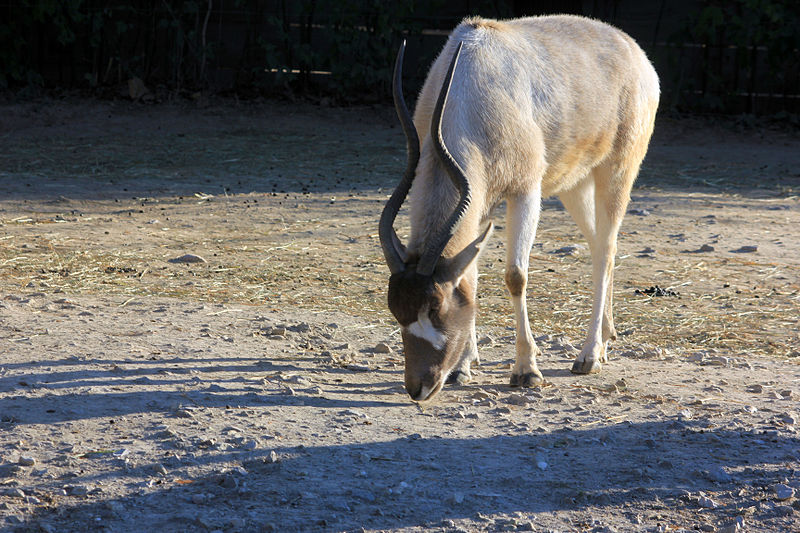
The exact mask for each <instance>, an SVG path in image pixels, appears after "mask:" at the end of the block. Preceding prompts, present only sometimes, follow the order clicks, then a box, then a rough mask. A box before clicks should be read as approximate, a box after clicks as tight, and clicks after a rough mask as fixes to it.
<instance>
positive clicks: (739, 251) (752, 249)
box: [731, 245, 758, 254]
mask: <svg viewBox="0 0 800 533" xmlns="http://www.w3.org/2000/svg"><path fill="white" fill-rule="evenodd" d="M757 251H758V246H755V245H750V246H741V247H739V248H737V249H736V250H731V252H733V253H736V254H752V253H755V252H757Z"/></svg>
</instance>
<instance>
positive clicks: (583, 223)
mask: <svg viewBox="0 0 800 533" xmlns="http://www.w3.org/2000/svg"><path fill="white" fill-rule="evenodd" d="M559 199H560V200H561V203H563V204H564V207H565V208H566V210H567V212H568V213H569V214H570V216H571V217H572V219H573V220H574V221H575V223H576V224H577V226H578V228H579V229H580V230H581V233H582V234H583V237H584V238H585V239H586V241H587V242H588V243H589V250H590V252H591V253H592V254H594V253H595V251H594V250H595V248H596V244H595V240H596V239H597V235H596V231H595V227H596V226H595V224H596V219H595V182H594V179H593V177H592V176H591V175H589V176H587V177H586V179H584V180H583V181H582V182H581V183H579V184H578V185H577V186H576V187H575V188H573V189H571V190H569V191H566V192H564V193H562V194H561V195H560V196H559ZM623 211H624V210H623ZM592 257H594V255H593V256H592ZM613 295H614V269H613V268H612V269H611V272H610V277H609V280H608V290H607V291H606V299H605V305H604V307H603V326H602V327H603V342H604V343H607V342H608V341H609V340H615V339H616V338H617V331H616V329H615V328H614V313H613V300H614V298H613ZM606 360H607V358H606ZM603 362H606V361H603Z"/></svg>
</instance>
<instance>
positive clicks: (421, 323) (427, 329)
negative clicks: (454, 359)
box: [406, 309, 447, 350]
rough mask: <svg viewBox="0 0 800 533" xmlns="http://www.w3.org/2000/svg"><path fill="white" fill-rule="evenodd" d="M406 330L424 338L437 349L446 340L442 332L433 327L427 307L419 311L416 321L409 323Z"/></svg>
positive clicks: (442, 346) (440, 347)
mask: <svg viewBox="0 0 800 533" xmlns="http://www.w3.org/2000/svg"><path fill="white" fill-rule="evenodd" d="M406 331H407V332H408V333H410V334H411V335H414V336H415V337H419V338H420V339H425V340H426V341H428V342H429V343H430V344H431V346H433V347H434V348H436V349H437V350H441V349H442V348H444V344H445V341H446V340H447V337H445V335H444V333H442V332H441V331H439V330H438V329H436V328H435V327H433V324H432V323H431V319H430V318H428V310H427V309H423V310H422V311H420V312H419V315H417V321H416V322H412V323H411V324H409V326H408V328H406Z"/></svg>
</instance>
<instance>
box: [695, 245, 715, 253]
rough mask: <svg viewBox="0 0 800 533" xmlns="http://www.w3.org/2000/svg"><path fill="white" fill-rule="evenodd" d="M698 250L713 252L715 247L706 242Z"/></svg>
mask: <svg viewBox="0 0 800 533" xmlns="http://www.w3.org/2000/svg"><path fill="white" fill-rule="evenodd" d="M697 251H698V252H713V251H714V247H713V246H711V245H710V244H704V245H703V246H701V247H700V248H699V249H698V250H697Z"/></svg>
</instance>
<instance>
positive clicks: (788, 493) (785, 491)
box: [772, 483, 795, 501]
mask: <svg viewBox="0 0 800 533" xmlns="http://www.w3.org/2000/svg"><path fill="white" fill-rule="evenodd" d="M772 490H774V491H775V499H776V500H779V501H785V500H789V499H791V498H794V495H795V490H794V488H793V487H790V486H789V485H784V484H783V483H779V484H777V485H775V486H774V487H772Z"/></svg>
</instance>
